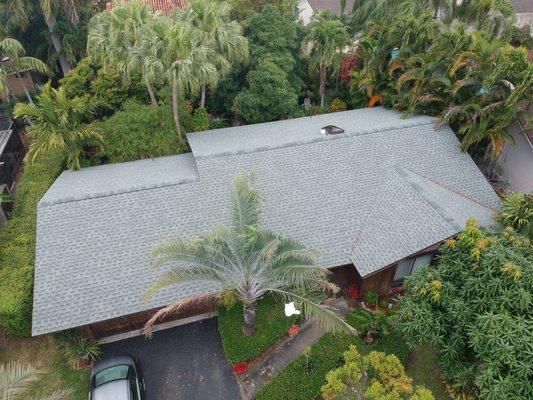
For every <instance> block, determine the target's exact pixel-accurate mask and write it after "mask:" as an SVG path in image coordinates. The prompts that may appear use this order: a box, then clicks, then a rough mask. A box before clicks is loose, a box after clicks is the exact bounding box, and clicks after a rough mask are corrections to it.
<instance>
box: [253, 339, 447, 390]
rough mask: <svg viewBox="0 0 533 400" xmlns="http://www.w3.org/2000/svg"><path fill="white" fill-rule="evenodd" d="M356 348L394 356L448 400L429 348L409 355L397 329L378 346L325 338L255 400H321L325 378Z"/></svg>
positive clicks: (419, 382)
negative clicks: (352, 345) (351, 347)
mask: <svg viewBox="0 0 533 400" xmlns="http://www.w3.org/2000/svg"><path fill="white" fill-rule="evenodd" d="M350 344H354V345H356V346H357V348H358V349H359V352H360V353H361V354H367V353H369V352H370V351H373V350H375V351H382V352H385V353H388V354H395V355H396V356H397V357H398V358H399V359H400V360H401V361H402V363H403V364H404V365H406V371H407V373H408V375H409V376H411V377H412V378H413V382H414V383H415V384H417V385H424V386H426V387H427V388H428V389H430V390H431V391H432V392H433V394H434V395H435V399H437V400H449V397H448V395H447V394H446V390H445V388H444V385H443V383H442V381H441V380H440V379H439V378H438V376H437V372H438V371H439V368H438V366H437V365H436V362H435V356H434V352H433V351H432V349H431V348H430V347H427V346H423V347H420V348H418V349H415V350H413V351H412V352H411V355H410V356H409V357H408V355H409V351H408V349H407V346H406V345H405V342H404V340H403V339H402V336H401V335H400V334H399V333H398V332H396V331H395V330H394V329H392V330H391V333H390V334H389V335H387V336H384V337H382V338H380V339H379V340H378V341H377V342H376V344H374V345H372V346H367V345H366V344H364V343H363V341H362V340H361V339H360V338H359V337H353V336H347V335H337V336H333V335H331V334H329V333H328V334H325V335H324V336H322V337H321V338H320V339H319V341H318V342H317V343H316V344H315V345H314V346H312V347H311V350H310V354H309V355H308V357H307V358H306V357H305V356H301V357H299V358H297V359H295V360H294V361H292V362H291V363H290V364H289V365H287V366H286V367H285V368H284V369H283V370H282V371H281V372H280V373H279V374H278V375H277V376H276V377H275V378H274V379H273V380H272V381H271V382H269V383H268V384H267V385H265V386H264V387H263V388H262V389H261V390H260V391H259V392H258V393H257V394H256V395H255V397H254V400H271V399H276V400H315V399H317V400H318V399H321V396H320V388H321V387H322V386H323V385H324V383H325V382H326V374H327V373H328V372H329V371H331V370H332V369H334V368H336V367H339V366H340V365H342V364H343V363H344V360H343V353H344V352H345V351H346V350H347V349H348V346H349V345H350Z"/></svg>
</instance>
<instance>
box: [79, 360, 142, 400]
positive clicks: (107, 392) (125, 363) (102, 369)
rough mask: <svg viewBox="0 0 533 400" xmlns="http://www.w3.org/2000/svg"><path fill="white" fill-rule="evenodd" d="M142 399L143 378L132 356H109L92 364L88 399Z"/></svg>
mask: <svg viewBox="0 0 533 400" xmlns="http://www.w3.org/2000/svg"><path fill="white" fill-rule="evenodd" d="M143 399H144V380H143V379H142V377H141V372H140V369H139V367H138V365H137V364H136V362H135V360H134V359H133V357H130V356H115V357H109V358H106V359H103V360H100V361H98V362H97V363H96V364H95V365H94V366H93V369H92V371H91V383H90V387H89V400H143Z"/></svg>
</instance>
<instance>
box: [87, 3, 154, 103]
mask: <svg viewBox="0 0 533 400" xmlns="http://www.w3.org/2000/svg"><path fill="white" fill-rule="evenodd" d="M161 16H162V15H161V14H160V13H155V14H153V13H152V10H151V8H150V7H149V6H147V5H143V4H141V3H140V2H139V1H132V2H129V3H125V4H122V5H118V6H116V7H113V9H112V10H111V11H109V12H103V13H100V14H97V15H95V16H94V17H93V18H91V20H90V22H89V32H88V36H87V51H88V53H89V55H90V56H91V57H92V58H93V59H96V60H97V61H99V62H100V63H101V64H102V65H104V66H107V65H112V66H115V67H117V69H118V70H119V71H122V72H123V73H124V76H125V77H126V78H127V79H131V78H132V75H133V74H135V73H140V74H141V77H142V80H143V82H144V84H145V85H146V89H147V91H148V94H149V96H150V101H151V103H152V105H155V106H156V105H157V99H156V97H155V94H154V89H153V86H152V84H153V82H154V81H155V78H156V74H155V73H154V71H152V70H150V69H149V68H147V66H146V65H145V64H144V60H145V59H146V57H147V56H148V55H149V47H148V46H141V41H140V38H141V37H142V36H143V35H145V34H146V31H147V30H149V29H151V24H152V21H153V20H154V19H158V18H161Z"/></svg>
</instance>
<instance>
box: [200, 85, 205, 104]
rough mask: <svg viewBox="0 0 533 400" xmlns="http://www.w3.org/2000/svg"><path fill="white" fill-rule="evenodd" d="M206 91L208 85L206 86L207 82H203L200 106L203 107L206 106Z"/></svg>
mask: <svg viewBox="0 0 533 400" xmlns="http://www.w3.org/2000/svg"><path fill="white" fill-rule="evenodd" d="M205 91H206V87H205V83H204V84H202V88H201V96H200V107H201V108H204V107H205Z"/></svg>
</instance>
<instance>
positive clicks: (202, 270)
mask: <svg viewBox="0 0 533 400" xmlns="http://www.w3.org/2000/svg"><path fill="white" fill-rule="evenodd" d="M230 206H231V225H230V226H224V225H221V226H218V227H216V228H215V229H213V231H212V232H211V233H210V234H209V235H208V236H206V237H199V238H197V239H194V240H191V241H187V240H185V239H184V238H181V237H175V238H170V239H168V240H167V241H166V242H164V243H162V244H159V245H157V246H156V247H154V249H153V259H152V264H153V265H154V266H156V267H157V266H162V265H171V266H172V267H173V268H172V269H171V270H170V271H168V272H167V273H166V274H165V275H164V276H163V277H162V278H161V279H159V280H158V281H157V282H156V283H155V284H154V285H153V286H152V288H151V289H150V290H149V291H148V292H147V295H146V298H147V299H149V298H150V297H151V296H152V295H153V294H154V293H156V292H157V291H158V290H160V289H162V288H165V287H168V286H171V285H174V284H178V283H182V282H195V283H207V284H215V285H217V286H218V287H219V294H223V293H233V294H234V295H235V296H236V298H237V299H238V300H239V301H241V302H242V303H243V306H244V310H243V311H244V328H243V332H244V333H246V334H252V333H253V332H254V331H255V318H256V303H257V300H259V299H261V298H262V297H264V296H266V295H274V296H278V297H280V298H282V299H284V300H288V301H294V302H296V303H297V304H299V305H300V306H301V307H302V309H303V312H304V314H306V315H307V317H309V318H311V319H314V320H315V321H316V322H317V323H318V324H319V325H320V326H321V327H323V328H325V329H327V330H330V331H333V332H339V331H345V332H351V333H353V332H354V330H353V328H352V327H350V326H349V325H348V324H346V323H345V322H344V321H343V320H342V319H341V318H339V317H338V316H337V315H336V314H334V313H333V312H331V311H329V310H327V309H325V308H323V307H322V306H320V305H319V304H318V303H317V302H316V301H314V300H312V299H311V296H309V293H311V292H317V291H322V290H325V289H330V290H332V291H338V288H337V286H336V285H334V284H332V283H330V282H328V281H327V276H328V273H329V272H328V271H327V270H326V269H325V268H322V267H320V266H318V265H316V264H315V262H316V255H315V253H314V252H312V251H310V250H308V249H306V248H305V246H304V245H303V244H302V243H300V242H298V241H297V240H295V239H292V238H290V237H286V236H283V235H279V234H276V233H274V232H271V231H268V230H264V229H262V228H261V227H260V218H261V198H260V196H259V194H258V193H257V192H256V191H255V190H254V189H253V188H252V178H251V177H250V176H247V175H242V174H238V175H237V177H236V179H235V186H234V188H233V191H232V194H231V202H230ZM191 300H192V299H185V302H187V301H191ZM171 307H172V306H171ZM165 312H166V310H162V311H161V312H160V313H161V315H163V314H164V313H165Z"/></svg>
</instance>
